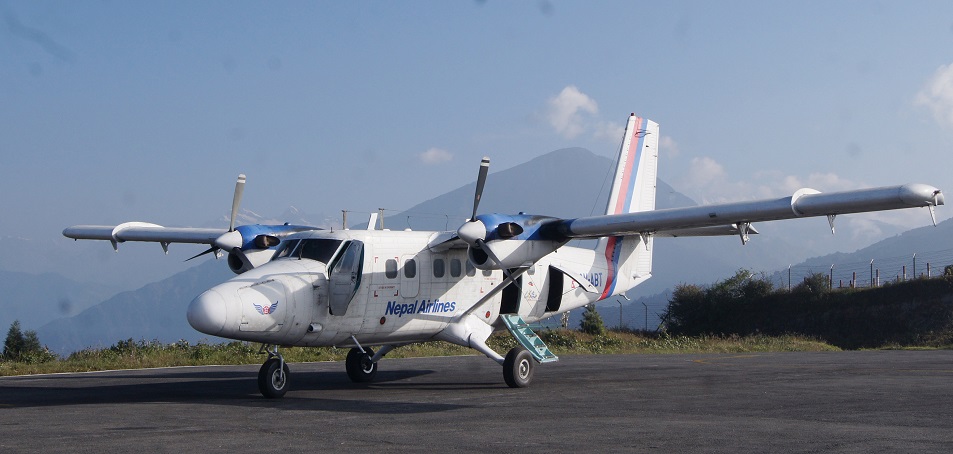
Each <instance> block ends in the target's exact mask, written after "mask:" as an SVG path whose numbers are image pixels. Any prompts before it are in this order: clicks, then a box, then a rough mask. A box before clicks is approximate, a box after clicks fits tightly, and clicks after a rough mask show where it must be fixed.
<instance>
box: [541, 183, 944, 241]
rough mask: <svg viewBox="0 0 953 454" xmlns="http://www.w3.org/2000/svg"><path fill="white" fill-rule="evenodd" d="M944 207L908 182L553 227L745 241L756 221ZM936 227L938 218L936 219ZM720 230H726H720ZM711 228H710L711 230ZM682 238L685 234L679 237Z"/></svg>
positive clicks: (932, 192) (936, 193) (567, 231)
mask: <svg viewBox="0 0 953 454" xmlns="http://www.w3.org/2000/svg"><path fill="white" fill-rule="evenodd" d="M938 205H943V194H942V193H941V192H940V190H939V189H937V188H935V187H933V186H929V185H925V184H906V185H902V186H890V187H883V188H873V189H858V190H854V191H843V192H831V193H826V194H823V193H820V192H818V191H815V190H813V189H801V190H799V191H797V192H795V193H794V195H792V196H790V197H784V198H781V199H767V200H755V201H750V202H737V203H726V204H719V205H702V206H695V207H687V208H671V209H666V210H652V211H640V212H636V213H623V214H609V215H603V216H590V217H584V218H577V219H564V220H560V221H556V222H555V223H554V224H555V225H553V226H552V228H554V230H555V231H556V232H557V234H558V235H561V236H563V237H566V238H598V237H603V236H617V235H655V234H658V236H683V235H686V234H691V232H694V233H695V234H696V235H697V234H703V235H704V234H706V233H702V232H709V233H707V234H719V233H715V232H718V231H719V230H720V231H721V232H722V233H720V234H724V233H727V232H728V231H730V229H731V227H732V226H733V227H735V228H738V229H739V233H741V235H742V237H743V239H745V240H746V238H745V236H746V234H747V233H748V229H749V228H750V225H751V223H752V222H760V221H777V220H783V219H793V218H801V217H814V216H828V218H829V219H830V221H831V228H832V229H833V219H834V216H836V215H838V214H848V213H862V212H867V211H884V210H895V209H901V208H915V207H928V208H929V209H930V213H931V215H933V209H934V207H936V206H938ZM933 222H934V224H936V217H935V215H934V218H933ZM717 226H722V227H721V228H719V227H717ZM710 229H711V230H710ZM679 234H681V235H679Z"/></svg>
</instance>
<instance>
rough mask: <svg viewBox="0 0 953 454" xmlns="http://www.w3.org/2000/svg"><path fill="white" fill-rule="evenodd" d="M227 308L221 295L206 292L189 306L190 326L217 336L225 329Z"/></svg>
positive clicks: (209, 291) (212, 291)
mask: <svg viewBox="0 0 953 454" xmlns="http://www.w3.org/2000/svg"><path fill="white" fill-rule="evenodd" d="M227 306H228V305H227V303H226V301H225V297H223V296H222V295H221V294H220V293H218V292H217V291H215V290H206V291H205V292H204V293H202V294H201V295H199V296H197V297H195V299H194V300H192V303H191V304H189V312H188V319H189V324H190V325H192V328H195V329H196V330H197V331H200V332H203V333H205V334H209V335H212V336H216V335H218V334H219V333H221V332H222V329H223V328H225V318H226V315H227V310H226V309H227Z"/></svg>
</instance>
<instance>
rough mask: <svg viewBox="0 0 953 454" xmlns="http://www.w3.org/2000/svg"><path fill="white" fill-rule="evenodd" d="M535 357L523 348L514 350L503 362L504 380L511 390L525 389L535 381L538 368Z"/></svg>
mask: <svg viewBox="0 0 953 454" xmlns="http://www.w3.org/2000/svg"><path fill="white" fill-rule="evenodd" d="M534 363H535V360H534V359H533V355H530V354H529V352H528V351H526V350H525V349H523V348H519V347H517V348H514V349H512V350H510V351H509V353H507V354H506V358H505V359H504V360H503V380H504V381H506V384H507V386H509V387H510V388H525V387H527V386H529V384H530V382H532V381H533V368H534V367H535V366H536V364H534Z"/></svg>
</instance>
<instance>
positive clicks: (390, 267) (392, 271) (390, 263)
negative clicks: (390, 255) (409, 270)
mask: <svg viewBox="0 0 953 454" xmlns="http://www.w3.org/2000/svg"><path fill="white" fill-rule="evenodd" d="M384 277H386V278H387V279H397V260H394V259H387V261H386V262H384Z"/></svg>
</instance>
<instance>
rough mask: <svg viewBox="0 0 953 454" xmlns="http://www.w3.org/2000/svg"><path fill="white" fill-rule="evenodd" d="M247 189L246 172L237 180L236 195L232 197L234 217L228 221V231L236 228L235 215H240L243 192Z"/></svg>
mask: <svg viewBox="0 0 953 454" xmlns="http://www.w3.org/2000/svg"><path fill="white" fill-rule="evenodd" d="M244 191H245V174H244V173H241V174H239V175H238V181H236V182H235V195H234V196H233V197H232V217H231V219H230V220H229V221H228V231H229V232H231V231H232V230H235V217H237V216H238V206H239V205H241V203H242V192H244Z"/></svg>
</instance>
